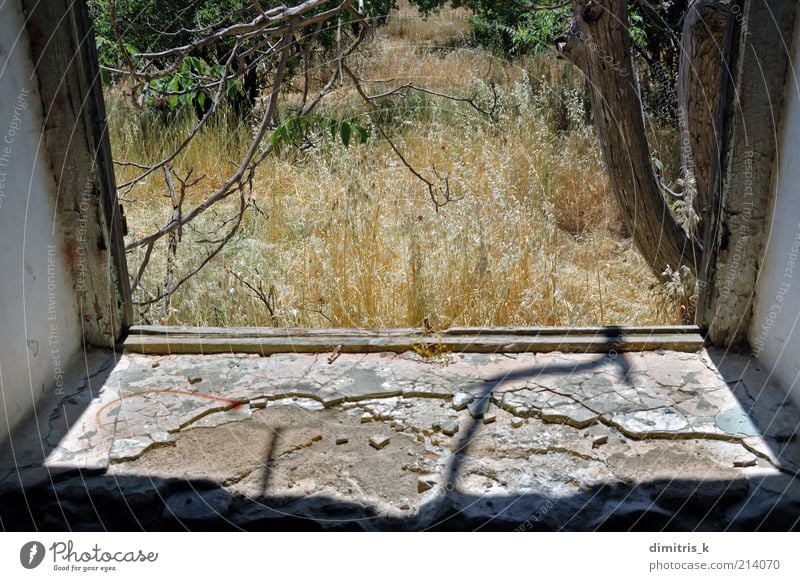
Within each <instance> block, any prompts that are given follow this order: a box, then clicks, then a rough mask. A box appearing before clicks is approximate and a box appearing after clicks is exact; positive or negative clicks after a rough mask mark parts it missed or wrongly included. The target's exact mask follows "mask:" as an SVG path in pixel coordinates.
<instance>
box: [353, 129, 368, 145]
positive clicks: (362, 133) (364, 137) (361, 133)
mask: <svg viewBox="0 0 800 581" xmlns="http://www.w3.org/2000/svg"><path fill="white" fill-rule="evenodd" d="M356 129H357V130H358V136H359V137H360V138H361V143H366V142H367V141H369V130H368V129H367V128H366V127H362V126H361V125H357V126H356Z"/></svg>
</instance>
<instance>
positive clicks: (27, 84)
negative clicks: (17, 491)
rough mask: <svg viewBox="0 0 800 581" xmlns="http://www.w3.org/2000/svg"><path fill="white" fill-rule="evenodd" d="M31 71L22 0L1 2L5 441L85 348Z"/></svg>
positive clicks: (0, 355)
mask: <svg viewBox="0 0 800 581" xmlns="http://www.w3.org/2000/svg"><path fill="white" fill-rule="evenodd" d="M32 71H33V63H32V62H31V57H30V47H29V43H28V37H27V34H26V31H25V18H24V15H23V12H22V8H21V6H20V0H6V1H5V2H0V442H2V441H5V440H7V439H8V438H9V436H10V434H11V431H12V430H13V429H14V428H15V427H17V426H18V425H19V424H20V422H22V421H25V420H26V419H30V418H31V415H32V413H33V411H34V409H35V406H36V404H37V403H38V402H39V401H40V400H41V399H42V398H43V397H45V396H48V395H53V394H59V393H60V392H63V389H64V386H63V383H62V374H63V371H64V369H65V368H66V367H67V365H68V363H69V362H70V361H73V360H74V359H76V357H77V356H78V354H79V353H80V351H81V333H80V322H79V317H78V314H77V310H76V300H75V293H74V290H73V285H72V282H71V275H70V274H69V268H68V264H67V263H68V260H69V259H68V257H69V256H70V254H69V253H68V251H67V249H66V248H64V247H63V243H62V242H61V237H60V235H59V231H58V224H57V219H56V213H55V199H54V198H55V194H54V192H55V180H54V177H53V175H52V168H51V165H50V162H49V160H48V156H47V154H46V153H45V151H46V150H45V143H44V139H43V136H42V129H43V123H42V107H41V102H40V98H39V94H38V91H37V80H36V78H35V77H32ZM72 255H73V256H74V255H75V253H74V252H73V253H72Z"/></svg>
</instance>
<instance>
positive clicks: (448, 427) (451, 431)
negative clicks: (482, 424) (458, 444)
mask: <svg viewBox="0 0 800 581" xmlns="http://www.w3.org/2000/svg"><path fill="white" fill-rule="evenodd" d="M439 427H440V428H441V430H442V433H443V434H444V435H445V436H455V435H456V433H457V432H458V427H459V426H458V422H454V421H448V422H441V423H440V424H439Z"/></svg>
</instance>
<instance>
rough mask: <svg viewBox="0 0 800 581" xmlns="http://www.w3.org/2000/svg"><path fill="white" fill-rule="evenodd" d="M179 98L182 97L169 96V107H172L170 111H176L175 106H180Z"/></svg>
mask: <svg viewBox="0 0 800 581" xmlns="http://www.w3.org/2000/svg"><path fill="white" fill-rule="evenodd" d="M179 100H180V99H179V98H178V95H170V97H169V109H170V111H174V110H175V107H177V106H178V101H179Z"/></svg>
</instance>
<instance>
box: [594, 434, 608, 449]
mask: <svg viewBox="0 0 800 581" xmlns="http://www.w3.org/2000/svg"><path fill="white" fill-rule="evenodd" d="M603 444H608V436H607V435H602V436H595V437H594V438H592V448H597V447H598V446H602V445H603Z"/></svg>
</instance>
